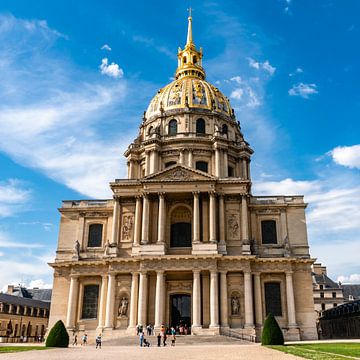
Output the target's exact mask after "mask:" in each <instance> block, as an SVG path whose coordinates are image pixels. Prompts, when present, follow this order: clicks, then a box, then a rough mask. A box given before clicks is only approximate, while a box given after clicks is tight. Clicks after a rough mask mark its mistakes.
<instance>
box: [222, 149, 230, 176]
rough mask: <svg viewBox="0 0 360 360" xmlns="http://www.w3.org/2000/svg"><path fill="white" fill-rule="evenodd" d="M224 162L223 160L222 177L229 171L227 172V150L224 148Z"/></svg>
mask: <svg viewBox="0 0 360 360" xmlns="http://www.w3.org/2000/svg"><path fill="white" fill-rule="evenodd" d="M223 153H224V162H223V174H224V177H228V176H229V172H228V166H229V163H228V152H227V151H226V150H224V152H223Z"/></svg>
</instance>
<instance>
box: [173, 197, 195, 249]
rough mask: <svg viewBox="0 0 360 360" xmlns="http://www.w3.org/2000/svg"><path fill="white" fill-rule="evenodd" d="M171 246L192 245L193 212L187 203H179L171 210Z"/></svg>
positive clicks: (183, 246)
mask: <svg viewBox="0 0 360 360" xmlns="http://www.w3.org/2000/svg"><path fill="white" fill-rule="evenodd" d="M169 238H170V248H189V247H191V246H192V212H191V208H190V207H188V206H187V205H185V204H179V205H177V206H176V207H174V208H173V209H172V210H171V211H170V237H169Z"/></svg>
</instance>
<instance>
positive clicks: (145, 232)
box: [141, 194, 150, 244]
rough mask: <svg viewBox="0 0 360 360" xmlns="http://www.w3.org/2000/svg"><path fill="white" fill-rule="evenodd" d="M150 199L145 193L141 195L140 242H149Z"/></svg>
mask: <svg viewBox="0 0 360 360" xmlns="http://www.w3.org/2000/svg"><path fill="white" fill-rule="evenodd" d="M149 221H150V200H149V196H148V195H147V194H144V195H143V213H142V229H141V230H142V231H141V243H142V244H148V243H149Z"/></svg>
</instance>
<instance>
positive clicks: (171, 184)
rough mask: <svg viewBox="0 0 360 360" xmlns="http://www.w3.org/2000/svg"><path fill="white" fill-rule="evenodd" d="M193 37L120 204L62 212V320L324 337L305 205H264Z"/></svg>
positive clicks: (88, 204) (111, 329)
mask: <svg viewBox="0 0 360 360" xmlns="http://www.w3.org/2000/svg"><path fill="white" fill-rule="evenodd" d="M202 58H203V52H202V49H200V50H199V49H198V48H197V47H196V46H195V44H194V42H193V37H192V17H191V15H190V16H189V18H188V32H187V41H186V45H185V47H184V49H180V48H179V50H178V67H177V70H176V73H175V80H174V81H173V82H171V83H170V84H168V85H166V86H165V87H163V88H162V89H160V90H159V91H158V92H157V94H156V95H155V96H154V98H153V99H152V100H151V102H150V104H149V106H148V108H147V111H146V112H145V113H144V116H143V119H142V123H141V126H140V131H139V135H138V137H137V138H136V139H135V140H134V142H133V143H131V144H130V145H129V147H128V148H127V150H126V152H125V154H124V155H125V156H126V158H127V165H128V178H127V179H116V180H114V181H113V182H111V183H110V188H111V190H112V192H113V198H112V199H109V200H72V201H63V203H62V207H61V208H60V209H59V211H60V213H61V222H60V232H59V240H58V248H57V252H56V259H55V261H54V262H53V263H51V264H50V265H51V266H52V267H53V269H54V285H53V295H52V303H51V312H50V324H49V326H50V327H51V326H52V325H53V324H54V323H55V322H56V321H57V320H59V319H61V320H63V321H64V323H65V324H66V327H67V329H68V330H69V332H70V333H72V332H73V333H75V332H77V333H78V334H82V333H83V332H86V333H87V334H88V335H89V336H93V335H95V334H98V333H99V332H102V333H103V336H104V338H105V339H109V338H116V337H120V336H124V335H129V334H130V335H134V334H135V328H136V326H137V325H142V326H144V327H145V326H146V325H148V324H151V325H153V326H154V328H155V331H156V330H157V329H159V328H160V327H161V326H167V327H170V326H174V327H175V328H176V329H181V328H183V329H186V331H187V333H188V334H192V335H218V334H223V335H229V334H233V335H236V336H238V337H243V338H245V337H247V338H253V339H254V338H255V337H256V339H259V338H260V336H261V330H262V326H263V323H264V320H265V318H266V316H267V315H268V314H269V313H272V314H273V315H275V316H276V319H277V320H278V322H279V325H280V327H281V328H282V330H283V332H284V336H285V339H286V340H303V339H304V340H305V339H314V338H316V337H317V335H316V329H315V318H314V303H313V295H312V280H311V268H310V267H311V264H312V263H313V259H311V258H310V255H309V246H308V240H307V229H306V221H305V208H306V204H305V203H304V201H303V197H302V196H278V195H276V196H262V197H258V196H253V195H252V194H251V176H250V159H251V156H252V154H253V150H252V149H251V147H250V146H249V144H248V143H247V142H246V140H245V139H244V135H243V133H242V132H241V127H240V123H239V121H237V120H236V117H235V114H234V110H233V109H232V107H231V104H230V102H229V100H228V98H226V97H225V96H224V95H223V94H222V93H221V92H220V90H219V89H218V88H216V87H215V86H214V85H212V84H210V83H208V82H207V81H206V74H205V70H204V68H203V67H202Z"/></svg>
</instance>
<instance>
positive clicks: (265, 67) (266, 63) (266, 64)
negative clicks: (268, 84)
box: [249, 58, 276, 75]
mask: <svg viewBox="0 0 360 360" xmlns="http://www.w3.org/2000/svg"><path fill="white" fill-rule="evenodd" d="M249 66H250V67H252V68H254V69H256V70H260V69H262V70H265V71H266V72H267V73H269V74H270V75H273V74H274V73H275V71H276V67H274V66H272V65H271V64H270V62H269V61H268V60H266V61H264V62H263V63H261V62H258V61H255V60H254V59H252V58H249Z"/></svg>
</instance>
